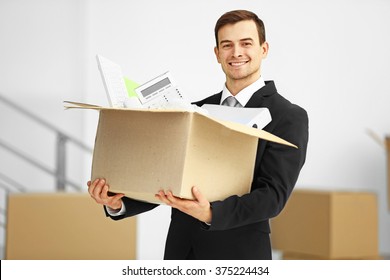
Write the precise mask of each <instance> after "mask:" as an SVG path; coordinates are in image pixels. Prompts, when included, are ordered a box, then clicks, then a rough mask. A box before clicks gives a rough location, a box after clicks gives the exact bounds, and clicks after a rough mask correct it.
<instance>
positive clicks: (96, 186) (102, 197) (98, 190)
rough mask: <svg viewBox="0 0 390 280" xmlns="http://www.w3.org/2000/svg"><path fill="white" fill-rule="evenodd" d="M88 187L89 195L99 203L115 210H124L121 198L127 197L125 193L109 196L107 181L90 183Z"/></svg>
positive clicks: (101, 180)
mask: <svg viewBox="0 0 390 280" xmlns="http://www.w3.org/2000/svg"><path fill="white" fill-rule="evenodd" d="M87 185H88V192H89V194H90V195H91V197H92V198H93V199H94V200H95V201H96V202H97V203H99V204H102V205H105V206H108V207H110V208H111V209H113V210H119V209H121V208H122V201H121V198H122V197H124V196H125V195H124V194H123V193H118V194H115V195H113V196H111V195H108V185H107V184H106V180H104V179H96V180H95V181H93V182H91V181H88V183H87Z"/></svg>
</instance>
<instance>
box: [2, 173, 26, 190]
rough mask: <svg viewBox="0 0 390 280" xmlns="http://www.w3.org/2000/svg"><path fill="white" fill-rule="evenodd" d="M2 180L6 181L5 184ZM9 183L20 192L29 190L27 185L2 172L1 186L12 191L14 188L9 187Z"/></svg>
mask: <svg viewBox="0 0 390 280" xmlns="http://www.w3.org/2000/svg"><path fill="white" fill-rule="evenodd" d="M1 181H3V182H5V184H3V183H2V182H1ZM9 185H10V186H12V188H14V189H16V190H17V191H19V192H25V191H26V190H27V188H26V187H24V186H22V185H21V184H19V183H18V182H16V181H15V180H13V179H11V178H10V177H8V176H7V175H5V174H3V173H1V172H0V188H2V189H5V190H6V191H11V190H12V189H10V188H9V187H8V186H9Z"/></svg>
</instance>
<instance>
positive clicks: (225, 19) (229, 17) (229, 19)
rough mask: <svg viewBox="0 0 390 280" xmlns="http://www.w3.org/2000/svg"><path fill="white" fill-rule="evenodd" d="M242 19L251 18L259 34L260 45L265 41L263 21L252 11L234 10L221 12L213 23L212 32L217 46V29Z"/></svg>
mask: <svg viewBox="0 0 390 280" xmlns="http://www.w3.org/2000/svg"><path fill="white" fill-rule="evenodd" d="M243 20H253V21H254V22H255V24H256V27H257V32H258V34H259V41H260V45H261V44H263V43H264V42H265V27H264V23H263V21H262V20H261V19H260V18H259V17H258V16H257V15H256V14H255V13H253V12H250V11H246V10H235V11H230V12H227V13H225V14H223V15H222V16H221V17H220V18H219V19H218V21H217V23H216V24H215V28H214V34H215V42H216V44H217V45H216V46H217V47H218V31H219V30H220V29H221V28H222V27H223V26H225V25H227V24H234V23H237V22H239V21H243Z"/></svg>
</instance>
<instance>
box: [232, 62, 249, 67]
mask: <svg viewBox="0 0 390 280" xmlns="http://www.w3.org/2000/svg"><path fill="white" fill-rule="evenodd" d="M247 62H248V61H239V62H229V65H230V66H233V67H238V66H242V65H244V64H246V63H247Z"/></svg>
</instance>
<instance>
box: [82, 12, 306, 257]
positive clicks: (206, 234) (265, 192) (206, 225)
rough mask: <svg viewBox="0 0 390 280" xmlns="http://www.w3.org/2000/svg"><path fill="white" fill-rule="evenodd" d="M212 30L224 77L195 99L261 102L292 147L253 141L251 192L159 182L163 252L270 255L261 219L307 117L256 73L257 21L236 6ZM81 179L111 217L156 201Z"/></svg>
mask: <svg viewBox="0 0 390 280" xmlns="http://www.w3.org/2000/svg"><path fill="white" fill-rule="evenodd" d="M215 38H216V47H215V49H214V51H215V55H216V58H217V61H218V63H220V64H221V66H222V70H223V71H224V73H225V75H226V83H225V86H224V89H223V91H222V92H220V93H218V94H215V95H212V96H210V97H208V98H206V99H204V100H202V101H199V102H196V103H195V104H196V105H198V106H202V105H203V104H223V103H224V100H225V99H226V98H227V97H229V96H234V97H235V98H236V100H237V101H238V104H237V105H236V106H245V107H267V108H268V109H269V110H270V113H271V116H272V122H271V123H269V124H268V125H267V126H266V127H265V128H264V130H266V131H269V132H271V133H273V134H274V135H277V136H279V137H281V138H283V139H285V140H287V141H289V142H291V143H293V144H296V145H297V146H298V147H299V148H298V149H294V148H291V147H287V146H283V145H279V144H275V143H271V142H267V141H259V145H258V150H257V156H256V162H255V167H254V177H253V182H252V186H251V192H250V193H249V194H246V195H243V196H241V197H238V196H231V197H228V198H227V199H225V200H223V201H213V202H209V201H207V200H206V199H205V198H204V197H203V195H202V193H201V192H200V191H199V190H198V189H197V188H196V186H195V187H193V189H192V192H193V195H194V197H195V200H186V199H181V198H178V197H175V196H174V195H173V194H172V193H171V192H170V191H164V190H161V191H160V192H159V193H158V194H156V197H157V198H159V199H160V200H161V202H163V203H165V204H167V205H169V206H171V207H172V215H171V224H170V228H169V232H168V236H167V241H166V247H165V254H164V259H272V254H271V251H272V250H271V244H270V236H269V235H270V227H269V219H270V218H272V217H275V216H276V215H278V214H279V213H280V211H281V210H282V209H283V207H284V205H285V203H286V202H287V199H288V197H289V196H290V194H291V192H292V190H293V188H294V185H295V183H296V181H297V179H298V175H299V172H300V170H301V168H302V166H303V164H304V162H305V157H306V148H307V142H308V117H307V114H306V111H305V110H304V109H302V108H300V107H299V106H297V105H294V104H292V103H290V102H289V101H288V100H286V99H285V98H283V97H282V96H281V95H279V94H278V93H277V91H276V88H275V84H274V82H272V81H267V82H264V80H263V79H262V77H261V62H262V60H263V59H264V58H266V56H267V53H268V48H269V47H268V43H267V42H266V39H265V30H264V25H263V22H262V21H261V20H260V19H259V18H258V17H257V16H256V15H255V14H254V13H252V12H249V11H243V10H238V11H231V12H228V13H226V14H224V15H222V16H221V18H220V19H219V20H218V21H217V23H216V26H215ZM88 186H89V193H90V194H91V196H92V197H93V198H94V199H95V200H96V201H97V202H98V203H100V204H103V205H105V206H106V207H105V209H106V212H107V215H109V216H110V217H111V218H112V219H115V220H116V219H123V218H125V217H129V216H133V215H136V214H139V213H142V212H145V211H148V210H151V209H153V208H154V207H156V206H157V205H155V204H150V203H144V202H139V201H135V200H132V199H130V198H127V197H124V195H123V194H116V195H114V196H108V195H107V192H108V185H107V183H106V182H105V180H103V179H97V180H95V181H94V182H93V183H91V182H88ZM118 211H119V212H118Z"/></svg>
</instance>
